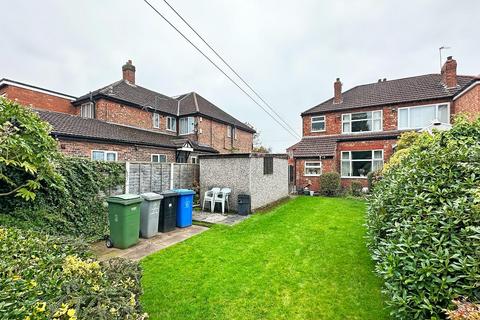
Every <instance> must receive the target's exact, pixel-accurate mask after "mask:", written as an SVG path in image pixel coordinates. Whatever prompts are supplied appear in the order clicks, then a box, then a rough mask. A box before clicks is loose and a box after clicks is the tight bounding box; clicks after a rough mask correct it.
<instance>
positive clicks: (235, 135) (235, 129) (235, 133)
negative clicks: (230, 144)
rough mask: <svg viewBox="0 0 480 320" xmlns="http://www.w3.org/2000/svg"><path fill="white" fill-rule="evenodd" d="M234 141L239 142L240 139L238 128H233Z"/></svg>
mask: <svg viewBox="0 0 480 320" xmlns="http://www.w3.org/2000/svg"><path fill="white" fill-rule="evenodd" d="M233 139H235V140H237V139H238V136H237V128H235V127H233Z"/></svg>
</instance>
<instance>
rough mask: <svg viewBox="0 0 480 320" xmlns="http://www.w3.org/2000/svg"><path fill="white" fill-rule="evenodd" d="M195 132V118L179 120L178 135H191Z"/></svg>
mask: <svg viewBox="0 0 480 320" xmlns="http://www.w3.org/2000/svg"><path fill="white" fill-rule="evenodd" d="M194 132H195V118H194V117H185V118H180V134H192V133H194Z"/></svg>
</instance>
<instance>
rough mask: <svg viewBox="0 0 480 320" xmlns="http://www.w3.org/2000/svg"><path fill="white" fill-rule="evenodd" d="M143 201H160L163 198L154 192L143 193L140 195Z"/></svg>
mask: <svg viewBox="0 0 480 320" xmlns="http://www.w3.org/2000/svg"><path fill="white" fill-rule="evenodd" d="M140 196H141V197H142V198H143V199H145V200H147V201H155V200H162V199H163V196H162V195H161V194H158V193H155V192H145V193H142V194H141V195H140Z"/></svg>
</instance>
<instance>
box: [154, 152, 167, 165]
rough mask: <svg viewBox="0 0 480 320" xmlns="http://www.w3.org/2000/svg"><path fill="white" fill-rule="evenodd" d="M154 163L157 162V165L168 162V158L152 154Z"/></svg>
mask: <svg viewBox="0 0 480 320" xmlns="http://www.w3.org/2000/svg"><path fill="white" fill-rule="evenodd" d="M152 162H156V163H163V162H167V156H166V155H164V154H152Z"/></svg>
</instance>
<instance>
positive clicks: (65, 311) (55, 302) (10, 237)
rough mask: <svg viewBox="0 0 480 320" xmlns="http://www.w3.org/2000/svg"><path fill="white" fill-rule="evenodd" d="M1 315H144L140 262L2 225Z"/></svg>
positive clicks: (71, 240)
mask: <svg viewBox="0 0 480 320" xmlns="http://www.w3.org/2000/svg"><path fill="white" fill-rule="evenodd" d="M0 257H2V258H1V259H0V288H2V290H1V291H0V319H70V320H73V319H143V318H144V315H143V313H142V309H141V306H140V304H139V300H138V299H139V295H140V294H141V288H140V270H139V266H138V264H137V263H135V262H130V261H127V260H123V259H114V260H110V261H108V262H98V261H95V260H94V259H92V258H91V254H90V252H89V251H88V250H87V245H86V244H85V243H82V242H81V241H80V240H78V239H73V238H66V237H57V236H49V235H45V234H42V233H37V232H35V231H29V230H21V229H17V228H4V227H0Z"/></svg>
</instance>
